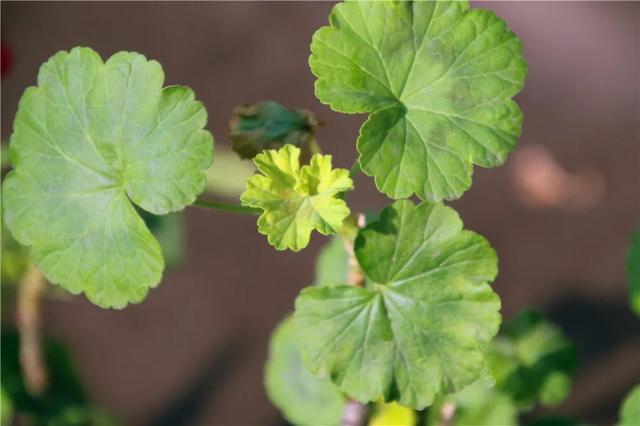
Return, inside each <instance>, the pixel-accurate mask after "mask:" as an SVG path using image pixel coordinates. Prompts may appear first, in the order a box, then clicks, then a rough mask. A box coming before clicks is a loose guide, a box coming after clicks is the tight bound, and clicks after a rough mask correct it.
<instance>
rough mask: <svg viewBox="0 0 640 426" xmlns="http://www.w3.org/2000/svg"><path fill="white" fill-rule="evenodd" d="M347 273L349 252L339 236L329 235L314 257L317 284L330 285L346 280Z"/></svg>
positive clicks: (315, 281) (342, 282)
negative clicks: (328, 238) (327, 240)
mask: <svg viewBox="0 0 640 426" xmlns="http://www.w3.org/2000/svg"><path fill="white" fill-rule="evenodd" d="M348 274H349V253H348V252H347V248H346V247H345V245H344V240H343V239H342V237H340V236H334V237H331V239H330V240H329V242H328V243H327V244H325V246H324V247H322V249H321V250H320V253H319V254H318V257H317V259H316V278H315V280H314V283H315V285H317V286H332V285H338V284H344V283H346V282H347V275H348Z"/></svg>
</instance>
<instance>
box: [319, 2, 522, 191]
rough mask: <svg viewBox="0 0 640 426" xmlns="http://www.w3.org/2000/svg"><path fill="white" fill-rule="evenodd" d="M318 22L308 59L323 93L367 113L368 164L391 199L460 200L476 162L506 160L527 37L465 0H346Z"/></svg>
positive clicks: (361, 147) (334, 103)
mask: <svg viewBox="0 0 640 426" xmlns="http://www.w3.org/2000/svg"><path fill="white" fill-rule="evenodd" d="M330 23H331V25H330V26H328V27H323V28H321V29H320V30H318V31H317V32H316V33H315V35H314V37H313V42H312V44H311V52H312V54H311V58H310V60H309V63H310V65H311V70H312V72H313V73H314V74H315V75H316V76H317V77H318V80H317V81H316V96H317V97H318V99H320V101H321V102H323V103H326V104H328V105H330V106H331V108H333V109H334V110H336V111H340V112H346V113H369V114H370V115H369V118H368V120H367V121H366V123H365V124H364V125H363V127H362V129H361V130H360V136H359V138H358V151H359V152H360V164H361V166H362V170H363V171H364V172H365V173H366V174H368V175H371V176H374V177H375V181H376V186H377V187H378V189H379V190H380V191H382V192H384V193H385V194H387V195H388V196H390V197H392V198H405V197H409V196H410V195H411V194H413V193H415V194H416V195H418V197H420V198H422V199H427V200H433V201H439V200H442V199H455V198H458V197H460V196H461V195H462V193H463V192H464V191H465V190H467V189H468V188H469V186H470V185H471V173H472V164H477V165H479V166H482V167H494V166H497V165H499V164H502V163H503V162H504V161H505V159H506V157H507V154H508V153H509V152H510V151H511V150H512V149H513V148H514V146H515V144H516V141H517V139H518V137H519V135H520V129H521V126H522V113H521V112H520V109H519V108H518V105H517V104H516V103H515V102H513V101H512V100H511V98H512V97H513V96H514V95H515V94H516V93H518V92H519V91H520V89H521V88H522V86H523V82H524V78H525V75H526V73H527V65H526V63H525V61H524V59H523V57H522V47H521V43H520V40H519V39H518V38H517V37H516V36H515V34H514V33H512V32H511V31H510V30H509V29H508V28H507V26H506V24H505V23H504V21H502V20H501V19H500V18H498V17H497V16H496V15H495V14H494V13H493V12H491V11H488V10H483V9H474V10H469V9H468V5H467V2H466V1H454V2H444V1H438V2H428V1H415V2H413V1H395V2H387V1H384V2H382V1H380V2H376V1H347V2H345V3H341V4H338V5H337V6H335V7H334V9H333V11H332V13H331V17H330Z"/></svg>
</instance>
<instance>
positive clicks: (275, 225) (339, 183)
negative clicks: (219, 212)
mask: <svg viewBox="0 0 640 426" xmlns="http://www.w3.org/2000/svg"><path fill="white" fill-rule="evenodd" d="M254 162H255V163H256V166H257V167H258V170H259V171H260V174H257V175H255V176H253V177H251V178H249V179H248V180H247V190H246V191H245V192H244V193H242V195H241V197H240V200H241V201H242V204H243V205H245V206H250V207H256V208H260V209H262V210H263V211H264V213H262V215H261V216H260V218H259V219H258V231H259V232H260V233H261V234H264V235H266V236H267V237H268V240H269V244H271V245H272V246H274V247H275V248H276V249H277V250H285V249H287V248H288V249H291V250H293V251H299V250H302V249H303V248H305V247H306V246H307V245H308V244H309V238H310V235H311V231H313V230H314V229H316V230H318V232H320V233H321V234H324V235H329V234H335V233H336V232H338V231H339V230H340V228H342V223H343V221H344V219H345V218H346V217H347V216H348V215H349V208H348V207H347V204H346V203H345V202H344V201H343V200H341V199H339V198H338V197H336V195H337V194H338V193H340V192H343V191H347V190H349V189H351V188H352V186H353V182H352V181H351V179H350V178H349V171H348V170H345V169H335V170H334V169H332V168H331V156H330V155H321V154H316V155H314V156H313V158H311V162H310V164H308V165H305V166H303V167H300V149H299V148H296V147H295V146H293V145H285V146H284V147H283V148H281V149H279V150H277V151H276V150H268V151H265V152H263V153H261V154H258V155H257V156H256V158H255V159H254Z"/></svg>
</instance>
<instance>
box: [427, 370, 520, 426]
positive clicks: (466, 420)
mask: <svg viewBox="0 0 640 426" xmlns="http://www.w3.org/2000/svg"><path fill="white" fill-rule="evenodd" d="M444 403H453V404H454V406H455V411H454V416H453V421H452V422H451V423H450V424H451V425H452V426H496V425H500V426H516V425H517V424H518V409H517V408H516V406H515V404H514V403H513V401H512V400H511V398H509V397H508V396H507V395H504V394H502V393H500V392H498V391H496V390H495V389H492V388H491V387H489V386H487V384H486V383H484V382H483V381H482V380H478V381H476V382H474V383H473V384H471V385H470V386H467V387H466V388H464V389H463V390H461V391H460V392H458V393H456V394H454V395H451V396H448V397H447V398H445V399H444V400H443V402H442V404H440V406H439V407H438V408H437V409H434V410H431V418H430V419H429V420H430V421H429V425H433V426H435V425H439V424H441V420H440V415H441V410H442V405H443V404H444Z"/></svg>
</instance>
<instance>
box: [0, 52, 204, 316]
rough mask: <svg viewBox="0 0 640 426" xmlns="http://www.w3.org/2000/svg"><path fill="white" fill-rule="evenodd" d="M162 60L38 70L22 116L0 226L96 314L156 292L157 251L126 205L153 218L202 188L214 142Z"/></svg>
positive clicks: (89, 57) (127, 57) (55, 64)
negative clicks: (167, 79)
mask: <svg viewBox="0 0 640 426" xmlns="http://www.w3.org/2000/svg"><path fill="white" fill-rule="evenodd" d="M163 81H164V74H163V72H162V67H161V66H160V64H159V63H158V62H155V61H148V60H147V59H146V58H145V57H144V56H142V55H140V54H137V53H131V52H120V53H117V54H115V55H113V56H112V57H111V58H109V60H107V61H106V62H105V63H103V62H102V59H101V58H100V56H99V55H98V54H97V53H95V52H94V51H93V50H91V49H88V48H75V49H72V50H71V51H70V52H68V53H67V52H59V53H57V54H56V55H54V56H53V57H52V58H51V59H50V60H49V61H47V62H46V63H45V64H44V65H42V67H41V68H40V72H39V74H38V86H37V87H29V88H28V89H27V90H26V91H25V93H24V95H23V97H22V99H21V101H20V106H19V108H18V112H17V116H16V120H15V123H14V133H13V135H12V137H11V157H12V163H13V165H14V167H15V169H14V171H12V172H11V173H10V174H9V175H8V176H7V178H6V180H5V182H4V184H3V200H4V208H5V211H4V218H5V221H6V225H7V227H8V228H9V229H10V230H11V232H12V233H13V235H14V237H15V238H16V240H18V241H19V242H20V243H22V244H24V245H27V246H30V247H31V254H32V256H33V259H34V262H35V263H36V265H37V266H38V268H39V269H40V270H41V271H42V272H43V273H44V274H45V275H46V277H47V279H48V280H49V281H51V282H53V283H57V284H60V285H62V286H63V287H64V288H66V289H67V290H69V291H70V292H72V293H80V292H84V293H85V294H86V295H87V297H88V298H89V299H90V300H91V301H92V302H94V303H95V304H97V305H100V306H103V307H116V308H120V307H123V306H125V305H126V304H127V303H129V302H139V301H141V300H142V299H143V298H144V297H145V296H146V294H147V291H148V288H149V287H153V286H155V285H157V284H158V282H159V281H160V278H161V275H162V269H163V259H162V255H161V252H160V246H159V245H158V242H157V241H156V240H155V238H154V237H153V236H152V235H151V233H150V232H149V230H148V229H147V228H146V226H145V225H144V222H143V221H142V219H141V218H140V216H139V215H138V214H137V213H136V211H135V209H134V205H133V203H135V204H136V205H138V206H139V207H141V208H142V209H144V210H146V211H149V212H151V213H154V214H165V213H168V212H171V211H177V210H181V209H182V208H184V207H185V206H186V205H189V204H191V203H192V202H193V201H194V199H195V197H196V195H197V194H198V193H200V192H201V191H202V190H203V189H204V185H205V175H204V173H203V171H204V169H206V168H207V166H208V165H209V164H210V163H211V158H212V149H213V139H212V137H211V134H209V132H207V131H206V130H203V127H204V126H205V124H206V121H207V113H206V111H205V109H204V107H203V106H202V104H201V103H200V102H197V101H195V100H194V94H193V92H192V91H191V90H190V89H189V88H187V87H182V86H169V87H165V88H163V87H162V85H163Z"/></svg>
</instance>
